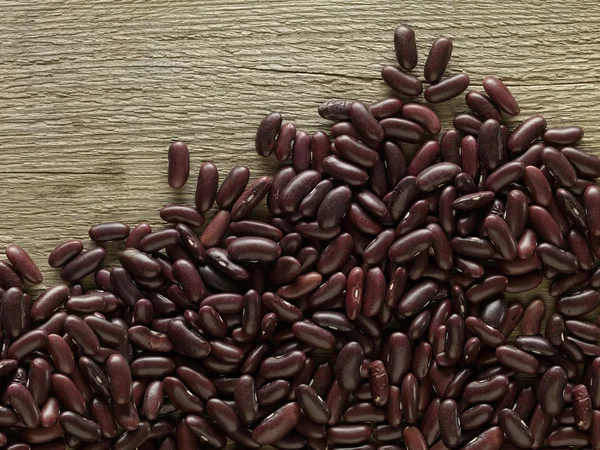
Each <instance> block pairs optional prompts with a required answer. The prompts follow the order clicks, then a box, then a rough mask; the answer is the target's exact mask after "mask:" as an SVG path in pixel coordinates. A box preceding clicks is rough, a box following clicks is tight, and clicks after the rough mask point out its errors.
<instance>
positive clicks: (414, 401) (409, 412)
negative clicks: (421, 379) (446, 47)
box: [400, 373, 418, 425]
mask: <svg viewBox="0 0 600 450" xmlns="http://www.w3.org/2000/svg"><path fill="white" fill-rule="evenodd" d="M400 402H401V403H400V404H401V405H402V413H403V414H404V419H405V420H406V422H407V423H409V424H411V425H414V424H415V423H416V421H417V413H418V410H417V407H418V381H417V378H416V377H415V376H414V374H412V373H408V374H407V375H406V376H405V377H404V379H403V380H402V384H401V387H400Z"/></svg>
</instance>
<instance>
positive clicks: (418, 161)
mask: <svg viewBox="0 0 600 450" xmlns="http://www.w3.org/2000/svg"><path fill="white" fill-rule="evenodd" d="M439 155H440V144H439V143H438V142H437V141H434V140H430V141H426V142H425V143H424V144H423V145H422V146H421V147H419V149H418V150H417V152H416V153H415V155H414V156H413V159H412V161H411V162H410V164H409V165H408V169H407V170H408V175H409V176H414V177H416V176H417V175H419V174H420V173H421V172H422V171H423V170H425V169H427V168H428V167H430V166H432V165H433V164H434V163H435V161H436V160H437V159H438V157H439Z"/></svg>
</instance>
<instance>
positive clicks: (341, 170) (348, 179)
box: [323, 119, 388, 186]
mask: <svg viewBox="0 0 600 450" xmlns="http://www.w3.org/2000/svg"><path fill="white" fill-rule="evenodd" d="M384 120H388V119H384ZM323 171H324V173H326V174H328V175H329V176H331V177H332V178H333V179H335V180H338V181H341V182H343V183H346V184H348V185H350V186H362V185H364V184H365V183H366V182H367V181H368V179H369V175H368V173H367V172H366V171H365V170H363V169H361V168H360V167H357V166H355V165H353V164H350V163H347V162H345V161H343V160H341V159H339V158H338V157H337V156H335V155H330V156H328V157H327V158H325V159H324V160H323Z"/></svg>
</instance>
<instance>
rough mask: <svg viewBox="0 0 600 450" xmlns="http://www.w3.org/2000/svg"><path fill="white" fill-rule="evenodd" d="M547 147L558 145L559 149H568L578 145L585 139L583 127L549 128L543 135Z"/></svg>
mask: <svg viewBox="0 0 600 450" xmlns="http://www.w3.org/2000/svg"><path fill="white" fill-rule="evenodd" d="M542 139H543V140H544V143H545V144H546V145H556V146H557V147H568V146H570V145H575V144H577V143H578V142H579V141H580V140H581V139H583V128H581V127H575V126H571V127H563V128H555V127H553V128H548V129H547V130H546V131H545V132H544V134H543V135H542Z"/></svg>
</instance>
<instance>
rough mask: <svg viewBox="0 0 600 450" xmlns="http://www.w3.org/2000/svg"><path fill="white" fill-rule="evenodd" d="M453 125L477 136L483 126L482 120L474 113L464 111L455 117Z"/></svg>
mask: <svg viewBox="0 0 600 450" xmlns="http://www.w3.org/2000/svg"><path fill="white" fill-rule="evenodd" d="M452 125H454V128H456V129H457V130H459V131H462V132H463V133H466V134H472V135H473V136H477V135H478V134H479V128H481V120H479V119H478V118H477V116H475V115H474V114H468V113H463V114H458V115H457V116H455V117H454V120H453V121H452Z"/></svg>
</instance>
